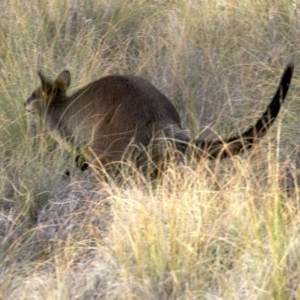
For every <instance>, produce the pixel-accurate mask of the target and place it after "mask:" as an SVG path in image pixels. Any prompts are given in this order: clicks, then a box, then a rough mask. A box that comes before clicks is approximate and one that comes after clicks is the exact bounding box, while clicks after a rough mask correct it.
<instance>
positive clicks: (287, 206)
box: [0, 0, 300, 300]
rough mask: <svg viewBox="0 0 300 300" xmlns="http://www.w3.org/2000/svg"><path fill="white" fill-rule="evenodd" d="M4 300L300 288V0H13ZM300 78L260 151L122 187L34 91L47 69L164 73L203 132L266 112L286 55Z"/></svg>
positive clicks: (3, 146)
mask: <svg viewBox="0 0 300 300" xmlns="http://www.w3.org/2000/svg"><path fill="white" fill-rule="evenodd" d="M0 16H1V17H0V39H1V41H2V43H1V47H0V65H1V68H0V74H1V75H0V87H1V88H0V295H1V297H0V298H1V299H251V300H252V299H298V298H299V297H300V288H299V280H300V267H299V265H300V255H299V250H298V249H299V234H300V233H299V231H300V223H299V216H300V210H299V200H300V199H299V191H298V180H299V175H298V173H299V172H300V171H299V170H300V169H299V168H300V163H299V150H298V145H299V144H300V139H299V120H298V119H299V118H298V115H299V112H300V102H299V99H298V96H299V95H300V88H299V86H300V84H299V72H298V71H297V70H298V69H299V66H300V61H299V59H298V56H299V46H298V45H299V44H300V34H299V33H300V6H299V3H298V1H291V0H277V1H271V0H267V1H259V0H251V1H250V0H244V1H234V0H224V1H220V0H219V1H217V0H214V1H211V0H203V1H196V0H188V1H175V0H173V1H171V0H169V1H167V0H164V1H156V0H155V1H143V0H131V1H126V0H124V1H120V0H110V1H104V0H103V1H92V0H87V1H79V0H50V1H27V2H26V1H25V2H24V1H23V2H22V1H16V0H2V1H1V3H0ZM291 60H292V61H294V63H295V73H294V77H293V80H292V86H291V89H290V91H289V94H288V97H287V99H286V103H285V104H284V107H283V110H282V111H281V113H280V117H279V119H278V120H277V121H276V123H275V124H274V126H273V128H271V130H270V132H269V133H268V135H267V136H266V137H265V138H264V140H263V141H262V143H260V144H259V145H258V146H257V147H256V148H255V149H254V151H253V152H251V153H249V154H246V155H244V156H242V157H235V158H233V159H230V160H224V161H216V162H209V161H205V160H203V161H201V162H190V163H188V164H187V165H180V166H176V165H174V166H173V165H170V166H169V168H168V170H167V171H166V172H165V173H164V174H163V176H162V178H161V179H160V180H158V181H156V182H152V183H150V182H147V181H146V180H145V179H144V178H143V177H142V176H141V175H139V174H138V173H136V175H134V172H133V174H132V175H131V176H128V177H127V180H126V182H124V183H123V184H122V185H121V186H120V185H117V184H115V183H114V181H113V180H112V181H109V182H103V181H101V180H100V178H99V177H98V176H97V174H94V173H92V172H91V171H86V172H84V173H82V172H81V171H77V170H75V169H74V170H71V176H70V177H66V176H65V175H64V172H65V170H66V169H67V168H68V167H69V166H70V165H72V163H73V160H74V157H73V158H71V157H70V156H69V155H68V154H67V153H65V152H64V151H63V150H62V149H59V148H58V147H57V145H56V144H55V142H54V141H52V140H51V139H50V138H49V137H48V135H47V133H46V132H45V130H44V129H43V126H42V124H37V123H35V120H34V119H33V118H32V117H30V116H27V115H26V113H25V110H24V105H23V103H24V101H25V100H26V99H27V98H28V96H29V93H30V92H31V91H32V89H33V88H34V87H35V86H36V83H37V70H41V71H44V72H45V73H46V74H49V75H52V76H55V75H57V74H58V72H60V71H62V70H63V69H65V68H68V69H70V70H71V72H72V77H73V83H72V88H73V89H76V88H78V87H81V86H83V85H84V84H86V83H88V82H90V81H92V80H94V79H96V78H99V77H101V76H104V75H108V74H114V73H119V74H128V73H134V74H136V75H139V76H142V77H145V78H147V79H148V80H150V81H151V82H152V83H153V84H154V85H155V86H156V87H157V88H159V89H160V90H161V91H162V92H164V93H165V94H166V95H167V96H168V97H169V98H170V99H171V100H172V101H173V103H174V105H175V106H176V108H177V109H178V110H179V112H180V115H181V117H182V119H183V120H184V127H186V128H190V129H191V130H192V131H193V132H194V133H197V132H201V135H202V137H203V138H215V137H216V136H218V135H220V136H223V137H227V136H229V135H230V134H233V133H236V132H238V131H239V130H240V131H242V130H243V129H245V128H246V127H247V126H248V125H249V124H253V122H254V121H255V120H256V119H257V118H258V117H259V116H260V115H261V113H262V111H263V110H264V109H265V107H266V105H267V103H268V101H269V100H270V97H272V95H273V93H274V91H275V88H276V86H277V84H278V82H279V79H280V75H281V73H282V70H283V68H284V66H285V65H286V63H287V62H289V61H291Z"/></svg>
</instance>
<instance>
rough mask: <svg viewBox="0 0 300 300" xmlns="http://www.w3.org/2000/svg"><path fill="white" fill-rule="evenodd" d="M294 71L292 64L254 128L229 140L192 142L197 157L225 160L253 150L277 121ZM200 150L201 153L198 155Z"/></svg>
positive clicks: (289, 65) (286, 70)
mask: <svg viewBox="0 0 300 300" xmlns="http://www.w3.org/2000/svg"><path fill="white" fill-rule="evenodd" d="M293 70H294V65H293V64H292V63H290V64H288V66H287V67H286V69H285V71H284V73H283V75H282V78H281V81H280V84H279V86H278V88H277V91H276V93H275V95H274V97H273V99H272V101H271V103H270V104H269V106H268V108H267V110H266V111H265V112H264V113H263V115H262V116H261V118H260V119H259V120H258V121H257V122H256V124H255V125H254V126H252V127H250V128H249V129H248V130H246V131H244V132H243V133H242V134H241V135H239V136H235V137H232V138H229V139H227V140H221V139H219V140H215V141H204V140H198V139H196V140H193V141H191V144H190V147H192V148H194V149H193V150H192V149H190V150H191V151H192V152H193V153H194V154H195V155H196V156H205V155H207V156H208V157H209V158H217V157H218V158H225V157H231V156H232V155H236V154H240V153H242V152H244V151H245V150H247V149H250V148H252V146H253V144H254V143H255V142H257V141H258V140H259V139H261V138H262V137H263V136H264V135H265V134H266V132H267V130H268V129H269V128H270V127H271V125H272V124H273V122H274V121H275V119H276V117H277V115H278V113H279V111H280V108H281V105H282V103H283V101H284V99H285V97H286V95H287V92H288V90H289V87H290V82H291V79H292V76H293ZM199 150H200V153H198V151H199Z"/></svg>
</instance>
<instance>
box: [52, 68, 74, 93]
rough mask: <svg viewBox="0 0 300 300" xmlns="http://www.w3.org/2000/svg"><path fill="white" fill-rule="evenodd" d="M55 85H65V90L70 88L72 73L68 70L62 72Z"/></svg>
mask: <svg viewBox="0 0 300 300" xmlns="http://www.w3.org/2000/svg"><path fill="white" fill-rule="evenodd" d="M55 83H58V84H59V85H61V84H62V85H64V88H65V90H67V89H68V88H69V87H70V84H71V73H70V71H68V70H64V71H62V72H61V73H60V74H59V75H58V76H57V77H56V79H55Z"/></svg>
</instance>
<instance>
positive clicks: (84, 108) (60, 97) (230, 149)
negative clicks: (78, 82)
mask: <svg viewBox="0 0 300 300" xmlns="http://www.w3.org/2000/svg"><path fill="white" fill-rule="evenodd" d="M293 69H294V66H293V64H292V63H290V64H289V65H288V66H287V67H286V69H285V71H284V73H283V76H282V78H281V81H280V84H279V87H278V88H277V91H276V93H275V95H274V97H273V99H272V101H271V103H270V104H269V106H268V108H267V109H266V111H265V112H264V113H263V115H262V116H261V118H260V119H259V120H258V121H257V122H256V124H255V125H254V126H252V127H250V128H249V129H248V130H246V131H244V132H243V133H242V134H240V135H237V136H234V137H232V138H229V139H225V140H222V139H219V140H213V141H210V140H209V141H206V140H201V139H192V138H190V137H189V135H188V133H187V132H186V131H185V130H184V129H183V128H182V126H181V120H180V117H179V114H178V112H177V110H176V109H175V107H174V106H173V104H172V103H171V102H170V100H169V99H168V98H167V97H166V96H165V95H163V94H162V93H161V92H160V91H159V90H158V89H157V88H155V87H154V86H153V85H152V84H151V83H150V82H149V81H147V80H145V79H143V78H141V77H138V76H131V75H130V76H121V75H112V76H106V77H103V78H101V79H99V80H96V81H93V82H91V83H90V84H88V85H87V86H85V87H83V88H81V89H80V90H78V91H77V92H75V93H74V94H73V95H72V96H67V90H68V88H69V86H70V83H71V74H70V72H69V71H68V70H65V71H62V72H61V73H60V74H59V75H58V76H57V78H56V79H55V80H54V81H51V80H49V79H47V78H46V77H45V76H44V75H43V74H42V73H41V72H38V75H39V78H40V81H41V86H40V87H38V88H37V89H36V90H35V91H34V92H33V93H32V95H31V96H30V97H29V98H28V99H27V101H26V102H25V107H26V110H27V111H28V112H31V113H34V114H36V115H37V116H38V117H40V118H42V119H43V120H45V123H46V127H47V130H48V131H49V133H50V135H51V136H52V137H53V138H54V139H55V140H57V141H58V142H59V143H60V144H63V145H64V146H65V147H66V148H68V149H69V150H72V149H73V150H75V151H76V153H77V156H76V164H77V166H78V167H80V168H81V169H82V170H84V169H86V168H87V166H88V164H87V163H86V162H88V163H92V164H95V165H98V166H100V167H101V168H104V169H105V170H108V169H109V167H110V165H112V164H114V163H116V162H121V161H124V159H125V157H126V153H130V155H131V156H130V157H131V159H133V160H134V161H136V163H137V165H138V166H143V167H145V164H147V163H148V162H149V159H148V158H149V153H150V157H151V161H154V165H155V166H156V167H157V168H158V166H159V163H160V161H159V160H160V159H161V158H162V157H166V156H164V154H163V153H162V152H164V151H167V152H172V150H174V152H176V150H177V152H179V153H182V154H183V155H194V157H196V158H201V157H208V158H225V157H228V156H232V155H236V154H239V153H242V152H244V151H245V150H246V149H250V148H251V147H252V146H253V144H254V143H255V142H256V141H257V140H259V139H260V138H262V137H263V136H264V135H265V133H266V131H267V130H268V129H269V128H270V126H271V125H272V123H273V122H274V120H275V118H276V116H277V115H278V113H279V111H280V108H281V105H282V102H283V101H284V99H285V97H286V95H287V92H288V90H289V86H290V82H291V79H292V75H293ZM162 141H168V144H169V145H171V147H169V146H166V144H165V143H162ZM128 149H130V151H129V150H128ZM127 157H128V156H127ZM85 161H86V162H85ZM156 171H157V170H156ZM154 173H155V172H154Z"/></svg>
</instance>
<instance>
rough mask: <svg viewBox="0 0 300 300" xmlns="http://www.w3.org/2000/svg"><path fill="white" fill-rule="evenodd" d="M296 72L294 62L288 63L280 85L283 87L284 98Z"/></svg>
mask: <svg viewBox="0 0 300 300" xmlns="http://www.w3.org/2000/svg"><path fill="white" fill-rule="evenodd" d="M293 73H294V63H293V62H289V63H288V65H287V66H286V68H285V70H284V73H283V75H282V78H281V81H280V86H281V87H282V93H283V95H282V98H285V96H286V94H287V92H288V90H289V87H290V82H291V80H292V77H293Z"/></svg>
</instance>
